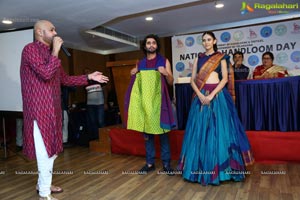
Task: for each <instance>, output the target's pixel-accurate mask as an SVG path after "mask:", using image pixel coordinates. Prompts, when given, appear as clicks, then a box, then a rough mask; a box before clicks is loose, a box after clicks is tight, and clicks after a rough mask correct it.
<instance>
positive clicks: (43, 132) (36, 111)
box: [20, 20, 109, 200]
mask: <svg viewBox="0 0 300 200" xmlns="http://www.w3.org/2000/svg"><path fill="white" fill-rule="evenodd" d="M34 36H35V41H34V42H32V43H30V44H27V45H26V46H25V47H24V49H23V52H22V60H21V67H20V76H21V89H22V99H23V117H24V139H23V140H24V141H23V152H24V154H25V155H26V156H27V157H28V158H29V159H36V160H37V167H38V171H39V173H38V181H37V185H36V189H37V190H38V192H39V195H40V197H39V199H40V200H42V199H46V200H49V199H52V200H55V199H56V198H54V197H53V196H51V193H59V192H62V191H63V190H62V189H61V188H60V187H56V186H53V185H51V184H52V170H53V164H54V160H55V158H56V157H57V155H58V154H59V153H60V152H62V150H63V145H62V110H61V99H60V98H61V91H60V88H61V87H60V86H61V85H65V86H82V85H87V84H88V81H89V80H94V81H97V82H100V83H106V82H107V81H109V80H108V77H106V76H104V75H102V73H101V72H94V73H91V74H88V75H80V76H68V75H67V74H66V73H65V72H64V70H63V68H62V66H61V61H60V59H59V58H58V54H59V51H60V48H61V45H62V44H63V40H62V39H61V38H60V37H58V36H57V33H56V30H55V27H54V25H53V24H52V23H51V22H49V21H47V20H40V21H37V22H36V24H35V26H34Z"/></svg>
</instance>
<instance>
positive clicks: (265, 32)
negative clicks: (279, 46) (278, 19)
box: [260, 26, 272, 38]
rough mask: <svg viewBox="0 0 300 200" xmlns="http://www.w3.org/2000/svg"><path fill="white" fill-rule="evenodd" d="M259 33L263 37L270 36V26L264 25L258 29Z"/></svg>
mask: <svg viewBox="0 0 300 200" xmlns="http://www.w3.org/2000/svg"><path fill="white" fill-rule="evenodd" d="M260 35H261V36H262V37H264V38H267V37H270V36H271V35H272V28H271V27H269V26H265V27H263V28H262V29H261V30H260Z"/></svg>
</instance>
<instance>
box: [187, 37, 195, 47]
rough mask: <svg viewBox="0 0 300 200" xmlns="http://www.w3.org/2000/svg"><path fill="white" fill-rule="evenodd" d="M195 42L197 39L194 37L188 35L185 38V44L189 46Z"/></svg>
mask: <svg viewBox="0 0 300 200" xmlns="http://www.w3.org/2000/svg"><path fill="white" fill-rule="evenodd" d="M194 43H195V40H194V38H193V37H187V38H186V39H185V45H186V46H188V47H191V46H193V45H194Z"/></svg>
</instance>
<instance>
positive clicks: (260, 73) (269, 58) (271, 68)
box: [253, 52, 288, 79]
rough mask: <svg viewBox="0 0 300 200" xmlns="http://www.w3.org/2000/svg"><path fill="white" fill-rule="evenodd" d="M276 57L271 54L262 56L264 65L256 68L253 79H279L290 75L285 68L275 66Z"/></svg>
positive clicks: (266, 53) (267, 53)
mask: <svg viewBox="0 0 300 200" xmlns="http://www.w3.org/2000/svg"><path fill="white" fill-rule="evenodd" d="M273 60H274V55H273V53H271V52H265V53H264V54H263V55H262V62H263V64H262V65H259V66H257V67H255V69H254V71H253V79H265V78H279V77H285V76H287V75H288V72H287V70H286V68H285V67H282V66H278V65H274V64H273Z"/></svg>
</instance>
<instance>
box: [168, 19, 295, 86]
mask: <svg viewBox="0 0 300 200" xmlns="http://www.w3.org/2000/svg"><path fill="white" fill-rule="evenodd" d="M214 33H215V36H216V38H217V44H218V50H219V51H221V52H222V53H225V54H228V55H230V57H231V61H232V55H233V53H234V52H236V51H241V52H243V53H244V65H246V66H248V67H249V68H250V69H251V71H253V69H254V68H255V67H256V66H258V65H261V64H262V60H261V56H262V54H263V53H264V52H266V51H270V52H272V53H273V54H274V57H275V59H274V64H277V65H280V66H284V67H286V68H288V70H291V71H292V70H295V69H300V40H299V38H300V20H299V19H298V20H291V21H284V22H277V23H270V24H264V25H256V26H247V27H243V28H233V29H228V30H220V31H214ZM200 52H204V48H203V47H202V33H197V34H189V35H181V36H174V37H172V57H173V60H172V64H173V73H174V79H175V82H176V80H178V77H189V76H191V73H192V66H193V61H194V59H195V58H196V57H197V55H198V53H200ZM232 63H233V62H232Z"/></svg>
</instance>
